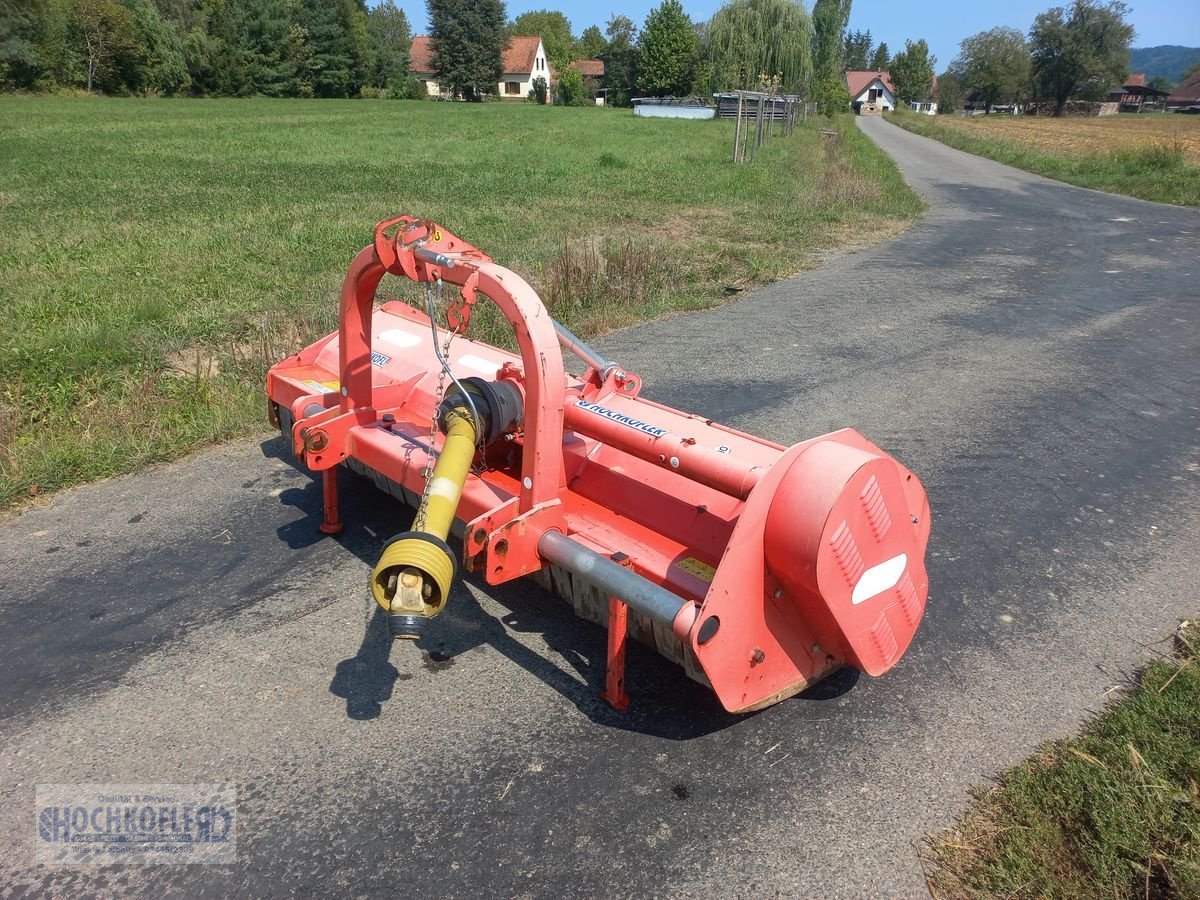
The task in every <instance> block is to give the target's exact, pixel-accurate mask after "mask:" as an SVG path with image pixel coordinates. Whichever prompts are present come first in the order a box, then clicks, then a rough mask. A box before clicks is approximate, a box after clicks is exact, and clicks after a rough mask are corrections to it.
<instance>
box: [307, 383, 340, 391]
mask: <svg viewBox="0 0 1200 900" xmlns="http://www.w3.org/2000/svg"><path fill="white" fill-rule="evenodd" d="M304 385H305V387H310V388H312V389H313V391H315V392H316V393H318V394H336V393H337V392H338V391H340V390H341V389H342V386H341V384H340V383H339V382H337V381H306V382H304Z"/></svg>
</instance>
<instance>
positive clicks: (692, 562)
mask: <svg viewBox="0 0 1200 900" xmlns="http://www.w3.org/2000/svg"><path fill="white" fill-rule="evenodd" d="M675 566H676V568H679V569H683V571H685V572H687V573H688V574H689V575H695V576H696V577H697V578H699V579H700V580H701V581H707V582H708V583H709V584H712V580H713V577H714V576H715V575H716V574H717V570H716V569H714V568H713V567H712V566H710V565H709V564H708V563H702V562H700V560H698V559H696V557H694V556H688V557H685V558H684V559H681V560H680V561H679V562H677V563H675Z"/></svg>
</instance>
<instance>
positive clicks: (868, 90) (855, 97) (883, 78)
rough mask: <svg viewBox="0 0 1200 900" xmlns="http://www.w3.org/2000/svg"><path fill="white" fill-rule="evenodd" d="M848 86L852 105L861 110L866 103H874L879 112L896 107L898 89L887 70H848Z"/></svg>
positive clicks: (889, 110) (857, 110) (856, 110)
mask: <svg viewBox="0 0 1200 900" xmlns="http://www.w3.org/2000/svg"><path fill="white" fill-rule="evenodd" d="M846 88H847V90H849V91H850V106H851V107H852V108H853V109H854V111H855V112H859V111H860V110H861V108H862V107H863V106H864V105H871V104H873V105H874V106H875V107H876V110H874V111H879V112H891V111H892V110H894V109H895V108H896V90H895V88H893V87H892V76H891V75H889V74H888V73H887V72H869V71H868V72H863V71H859V70H857V69H847V70H846Z"/></svg>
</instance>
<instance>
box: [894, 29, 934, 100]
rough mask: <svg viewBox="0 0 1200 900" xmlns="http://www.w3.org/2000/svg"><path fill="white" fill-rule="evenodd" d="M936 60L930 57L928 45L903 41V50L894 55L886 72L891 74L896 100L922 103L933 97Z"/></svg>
mask: <svg viewBox="0 0 1200 900" xmlns="http://www.w3.org/2000/svg"><path fill="white" fill-rule="evenodd" d="M936 63H937V58H936V57H934V56H930V54H929V45H928V44H926V43H925V39H924V38H922V39H921V40H919V41H905V42H904V49H903V50H902V51H901V52H900V53H897V54H896V55H895V57H894V58H893V59H892V64H891V66H890V67H889V69H888V71H890V72H891V73H892V87H894V88H895V89H896V99H897V100H898V101H900V102H901V103H913V102H915V103H924V102H926V101H928V100H929V99H930V98H931V97H932V96H933V67H934V65H936Z"/></svg>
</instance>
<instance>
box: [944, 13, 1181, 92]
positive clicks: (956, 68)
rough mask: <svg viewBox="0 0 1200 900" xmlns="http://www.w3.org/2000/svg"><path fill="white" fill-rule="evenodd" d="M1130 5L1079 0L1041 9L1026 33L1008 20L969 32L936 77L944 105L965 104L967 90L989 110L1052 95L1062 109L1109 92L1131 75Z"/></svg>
mask: <svg viewBox="0 0 1200 900" xmlns="http://www.w3.org/2000/svg"><path fill="white" fill-rule="evenodd" d="M1129 12H1130V10H1129V7H1128V6H1126V5H1125V4H1124V3H1122V2H1119V0H1113V2H1100V0H1074V2H1073V3H1072V4H1071V5H1070V6H1065V7H1061V6H1060V7H1054V8H1053V9H1049V10H1047V11H1046V12H1043V13H1041V14H1039V15H1038V16H1037V17H1036V18H1035V19H1034V20H1033V24H1032V26H1031V27H1030V29H1029V33H1028V34H1027V35H1026V34H1024V33H1022V32H1021V31H1019V30H1017V29H1016V28H1003V27H1001V28H992V29H990V30H988V31H981V32H980V33H978V34H974V35H971V36H970V37H968V38H966V39H964V40H963V41H962V43H961V44H959V53H958V56H957V57H955V59H954V60H953V61H952V62H951V63H950V65H949V67H948V68H947V69H946V71H945V72H943V73H942V74H941V75H939V76H938V110H939V112H945V113H949V112H953V111H955V110H956V109H958V108H960V107H961V106H962V104H963V100H964V99H965V97H966V96H967V95H968V94H970V95H973V98H974V99H975V100H976V101H977V102H979V103H980V104H981V105H983V107H984V109H985V110H989V111H990V110H991V108H992V107H993V106H994V105H997V104H1016V105H1018V106H1023V105H1024V104H1025V103H1027V102H1029V101H1036V100H1040V101H1047V102H1048V103H1052V104H1053V114H1054V115H1056V116H1057V115H1062V113H1063V112H1064V111H1065V109H1066V107H1067V103H1068V102H1069V101H1071V100H1100V99H1103V98H1104V97H1105V96H1106V95H1107V94H1108V92H1109V91H1110V90H1111V89H1112V88H1113V87H1114V86H1116V85H1120V84H1122V83H1123V82H1124V80H1125V79H1126V78H1127V77H1128V75H1129V49H1130V45H1131V44H1132V42H1133V35H1134V30H1133V26H1132V25H1131V24H1130V23H1129V21H1128V16H1129ZM1155 86H1157V87H1159V88H1160V89H1163V90H1166V89H1168V88H1169V87H1170V86H1169V85H1167V84H1165V83H1161V84H1158V85H1155Z"/></svg>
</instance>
